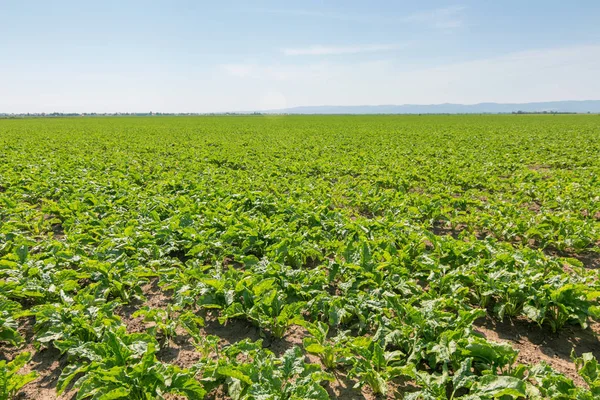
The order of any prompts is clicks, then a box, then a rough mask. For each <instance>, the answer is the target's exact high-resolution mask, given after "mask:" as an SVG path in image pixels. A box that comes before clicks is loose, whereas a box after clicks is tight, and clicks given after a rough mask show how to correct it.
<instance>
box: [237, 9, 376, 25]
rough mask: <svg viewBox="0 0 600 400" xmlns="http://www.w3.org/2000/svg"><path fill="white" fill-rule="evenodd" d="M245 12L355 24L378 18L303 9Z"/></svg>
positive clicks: (253, 10) (251, 10)
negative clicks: (352, 22)
mask: <svg viewBox="0 0 600 400" xmlns="http://www.w3.org/2000/svg"><path fill="white" fill-rule="evenodd" d="M244 11H245V12H247V11H250V12H259V13H261V14H274V15H287V16H292V17H312V18H324V19H333V20H340V21H355V22H369V21H372V20H373V19H374V18H378V16H376V15H360V14H347V13H340V12H329V11H319V10H305V9H278V8H252V9H249V10H244Z"/></svg>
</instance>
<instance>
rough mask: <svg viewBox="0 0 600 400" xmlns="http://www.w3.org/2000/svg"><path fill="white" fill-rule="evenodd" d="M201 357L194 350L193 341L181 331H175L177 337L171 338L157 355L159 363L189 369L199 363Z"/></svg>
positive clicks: (179, 329)
mask: <svg viewBox="0 0 600 400" xmlns="http://www.w3.org/2000/svg"><path fill="white" fill-rule="evenodd" d="M201 357H202V355H201V354H200V353H199V352H198V351H197V350H196V348H195V347H194V344H193V339H192V338H191V337H190V336H189V335H188V334H187V332H185V331H184V330H183V329H181V328H178V329H177V335H176V336H175V337H173V338H171V339H170V340H169V341H168V343H166V345H164V346H163V347H162V348H161V349H160V350H159V351H158V352H157V353H156V358H157V359H158V360H159V361H162V362H165V363H169V364H173V365H177V366H178V367H180V368H190V367H191V366H193V365H194V364H195V363H197V362H198V361H200V358H201Z"/></svg>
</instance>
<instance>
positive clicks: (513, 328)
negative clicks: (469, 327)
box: [475, 317, 600, 386]
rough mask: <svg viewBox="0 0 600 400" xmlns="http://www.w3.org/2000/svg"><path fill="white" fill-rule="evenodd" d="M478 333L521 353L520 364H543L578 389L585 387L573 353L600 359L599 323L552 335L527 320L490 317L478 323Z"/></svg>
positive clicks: (570, 328) (572, 328) (572, 327)
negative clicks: (575, 385)
mask: <svg viewBox="0 0 600 400" xmlns="http://www.w3.org/2000/svg"><path fill="white" fill-rule="evenodd" d="M475 330H476V331H477V332H479V333H481V334H483V336H485V337H486V338H487V339H489V340H492V341H496V342H505V343H509V344H510V345H511V346H512V347H513V348H514V349H516V350H519V356H518V359H517V361H518V362H520V363H523V364H530V365H531V364H536V363H539V362H542V361H544V362H546V363H548V364H550V365H551V366H552V368H554V369H555V370H557V371H558V372H560V373H562V374H564V375H565V376H567V377H569V378H571V379H573V381H574V382H575V383H576V384H577V385H582V386H583V385H585V383H584V381H583V379H581V377H580V376H579V375H578V374H577V371H576V369H575V364H574V363H573V362H572V361H571V350H575V353H576V354H577V355H581V354H583V353H592V354H594V356H595V357H596V358H600V340H599V336H600V323H599V322H594V323H592V325H591V327H590V328H588V329H582V328H581V327H580V326H578V325H577V326H575V325H573V326H565V327H564V328H563V329H562V330H560V331H559V332H557V333H552V332H551V331H550V330H549V329H548V328H546V327H541V328H540V327H539V326H538V325H536V324H534V323H532V322H531V321H528V320H526V319H521V318H516V319H513V320H512V321H510V320H505V321H504V322H500V321H497V320H494V319H492V318H490V317H487V318H485V319H482V320H478V321H476V322H475Z"/></svg>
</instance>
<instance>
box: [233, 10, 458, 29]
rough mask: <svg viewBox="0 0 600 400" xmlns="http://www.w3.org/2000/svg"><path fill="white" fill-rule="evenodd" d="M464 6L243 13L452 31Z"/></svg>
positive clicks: (456, 26) (456, 25)
mask: <svg viewBox="0 0 600 400" xmlns="http://www.w3.org/2000/svg"><path fill="white" fill-rule="evenodd" d="M465 10H466V7H465V6H462V5H452V6H448V7H441V8H435V9H430V10H422V11H417V12H414V13H412V14H408V15H406V14H405V15H402V14H394V13H391V14H352V13H344V12H331V11H324V10H308V9H293V8H290V9H285V8H282V9H278V8H275V9H273V8H251V9H246V10H244V12H258V13H262V14H273V15H281V16H291V17H307V18H319V19H329V20H340V21H351V22H360V23H388V24H389V23H399V22H400V23H405V24H419V25H422V26H424V27H426V28H436V29H441V30H452V29H456V28H459V27H461V26H463V25H464V20H465V15H464V11H465Z"/></svg>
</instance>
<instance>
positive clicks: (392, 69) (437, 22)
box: [0, 0, 600, 112]
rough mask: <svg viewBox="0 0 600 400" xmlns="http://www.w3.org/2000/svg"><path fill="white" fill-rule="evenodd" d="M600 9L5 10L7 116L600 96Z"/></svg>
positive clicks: (1, 26)
mask: <svg viewBox="0 0 600 400" xmlns="http://www.w3.org/2000/svg"><path fill="white" fill-rule="evenodd" d="M599 19H600V1H597V0H580V1H572V2H565V1H554V0H546V1H537V0H528V1H526V2H525V1H513V0H505V1H496V2H493V1H487V0H486V1H482V0H480V1H460V0H457V1H421V2H412V1H411V2H408V1H387V0H386V1H371V2H365V1H311V0H309V1H304V2H282V1H279V2H275V1H254V2H249V1H221V2H214V1H210V2H208V1H176V0H171V1H124V0H121V1H102V2H100V1H96V2H92V1H85V2H81V1H59V0H58V1H53V2H48V1H41V0H40V1H27V2H26V1H20V0H19V1H16V0H15V1H13V0H0V38H1V40H0V112H52V111H61V112H69V111H77V112H92V111H96V112H116V111H122V112H125V111H163V112H177V111H181V112H218V111H235V110H260V109H272V108H281V107H291V106H308V105H325V104H328V105H363V104H406V103H413V104H432V103H444V102H456V103H477V102H485V101H495V102H529V101H550V100H584V99H599V98H600V24H599V23H598V20H599Z"/></svg>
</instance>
